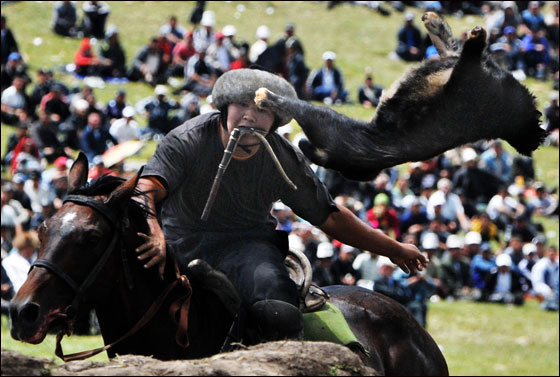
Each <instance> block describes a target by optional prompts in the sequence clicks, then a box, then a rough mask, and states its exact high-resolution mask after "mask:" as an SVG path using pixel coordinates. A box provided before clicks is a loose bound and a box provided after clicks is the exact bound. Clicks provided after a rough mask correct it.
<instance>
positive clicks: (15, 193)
mask: <svg viewBox="0 0 560 377" xmlns="http://www.w3.org/2000/svg"><path fill="white" fill-rule="evenodd" d="M27 180H28V177H27V176H26V175H25V174H23V173H16V174H14V177H13V178H12V184H13V185H12V187H13V189H12V190H11V193H12V199H13V200H17V201H18V202H20V203H21V205H22V206H23V208H25V210H26V211H27V212H28V213H29V216H30V217H31V216H33V209H32V208H31V199H29V196H27V194H26V193H25V190H24V186H25V182H26V181H27Z"/></svg>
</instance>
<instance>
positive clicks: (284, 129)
mask: <svg viewBox="0 0 560 377" xmlns="http://www.w3.org/2000/svg"><path fill="white" fill-rule="evenodd" d="M277 131H278V133H279V134H280V135H283V134H291V133H292V132H294V128H293V127H292V125H291V124H286V125H285V126H282V127H278V130H277Z"/></svg>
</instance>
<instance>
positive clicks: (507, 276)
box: [482, 254, 525, 305]
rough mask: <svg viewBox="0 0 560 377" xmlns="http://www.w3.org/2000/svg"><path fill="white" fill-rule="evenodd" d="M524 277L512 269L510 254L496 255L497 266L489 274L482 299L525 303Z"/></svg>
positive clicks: (507, 302)
mask: <svg viewBox="0 0 560 377" xmlns="http://www.w3.org/2000/svg"><path fill="white" fill-rule="evenodd" d="M522 279H523V278H522V277H521V276H520V275H519V273H517V272H516V271H514V270H512V261H511V258H510V256H509V255H507V254H500V255H498V256H497V257H496V267H494V268H492V270H490V272H489V274H488V280H487V281H486V282H485V285H484V290H483V292H482V301H489V302H496V303H502V304H514V305H523V303H524V301H525V300H524V298H523V282H522Z"/></svg>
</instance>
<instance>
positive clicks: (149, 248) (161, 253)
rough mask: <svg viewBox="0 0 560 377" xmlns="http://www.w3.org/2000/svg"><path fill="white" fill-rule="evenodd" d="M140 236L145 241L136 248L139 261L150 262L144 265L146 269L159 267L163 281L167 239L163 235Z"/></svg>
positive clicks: (140, 234)
mask: <svg viewBox="0 0 560 377" xmlns="http://www.w3.org/2000/svg"><path fill="white" fill-rule="evenodd" d="M138 236H140V237H142V238H143V239H144V241H145V242H144V243H143V244H142V245H140V246H139V247H138V248H136V252H137V253H138V254H139V255H138V259H139V260H141V261H143V260H146V259H147V260H148V261H147V263H146V264H145V265H144V267H145V268H151V267H153V266H156V265H157V266H158V272H159V277H160V278H161V279H162V280H163V271H164V270H165V258H166V254H165V249H166V247H165V238H164V237H163V233H162V234H161V235H160V236H157V235H153V236H148V235H146V234H144V233H138Z"/></svg>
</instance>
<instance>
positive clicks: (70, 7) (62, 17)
mask: <svg viewBox="0 0 560 377" xmlns="http://www.w3.org/2000/svg"><path fill="white" fill-rule="evenodd" d="M77 21H78V14H77V12H76V5H75V4H74V2H73V1H68V0H65V1H57V2H56V3H55V4H54V7H53V14H52V23H51V27H52V29H53V31H54V32H55V33H56V34H58V35H62V36H65V37H76V36H77V35H78V30H77V28H76V22H77Z"/></svg>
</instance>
